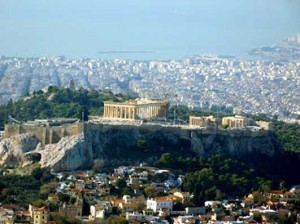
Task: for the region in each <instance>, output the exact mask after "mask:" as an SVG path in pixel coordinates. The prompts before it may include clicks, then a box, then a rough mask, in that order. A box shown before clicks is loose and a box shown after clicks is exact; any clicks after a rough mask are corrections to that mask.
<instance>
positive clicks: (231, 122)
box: [222, 117, 247, 128]
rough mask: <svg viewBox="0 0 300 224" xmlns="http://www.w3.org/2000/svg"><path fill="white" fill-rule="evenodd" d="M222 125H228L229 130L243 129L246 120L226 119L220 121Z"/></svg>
mask: <svg viewBox="0 0 300 224" xmlns="http://www.w3.org/2000/svg"><path fill="white" fill-rule="evenodd" d="M222 124H223V125H228V126H229V127H230V128H245V127H246V126H247V120H246V119H245V118H236V117H226V118H223V119H222Z"/></svg>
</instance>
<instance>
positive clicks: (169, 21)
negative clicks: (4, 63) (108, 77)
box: [0, 0, 300, 60]
mask: <svg viewBox="0 0 300 224" xmlns="http://www.w3.org/2000/svg"><path fill="white" fill-rule="evenodd" d="M0 4H1V7H0V43H1V44H0V55H4V56H19V57H43V56H67V57H71V58H82V57H89V58H105V59H107V58H124V59H152V60H153V59H158V60H159V59H178V58H182V57H185V56H192V55H201V54H217V55H232V56H239V57H245V56H246V55H247V52H248V51H250V50H251V49H252V48H255V47H260V46H262V45H272V44H273V43H278V42H280V41H281V40H282V39H285V38H287V37H289V36H291V35H294V34H297V33H299V32H300V23H299V21H300V14H299V11H300V3H299V1H298V0H264V1H261V0H243V1H237V0H228V1H223V0H212V1H199V0H185V1H181V0H164V1H157V0H155V1H153V0H143V1H140V0H126V1H123V0H112V1H96V0H89V1H84V0H76V1H70V0H65V1H61V0H52V1H38V0H28V1H18V0H10V1H4V0H1V1H0ZM112 52H113V53H112Z"/></svg>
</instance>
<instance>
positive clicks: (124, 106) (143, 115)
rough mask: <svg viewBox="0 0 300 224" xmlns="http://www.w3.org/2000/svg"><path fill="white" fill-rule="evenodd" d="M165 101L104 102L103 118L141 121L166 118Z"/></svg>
mask: <svg viewBox="0 0 300 224" xmlns="http://www.w3.org/2000/svg"><path fill="white" fill-rule="evenodd" d="M166 107H167V102H166V100H158V99H136V100H128V101H126V102H120V103H119V102H112V101H106V102H104V115H103V117H104V118H107V119H126V120H143V119H150V120H151V119H159V118H165V117H166Z"/></svg>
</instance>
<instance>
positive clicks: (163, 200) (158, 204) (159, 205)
mask: <svg viewBox="0 0 300 224" xmlns="http://www.w3.org/2000/svg"><path fill="white" fill-rule="evenodd" d="M147 208H148V209H152V210H153V211H154V212H158V211H159V210H160V209H169V210H170V211H172V208H173V201H172V198H171V197H168V196H165V197H156V198H149V199H147Z"/></svg>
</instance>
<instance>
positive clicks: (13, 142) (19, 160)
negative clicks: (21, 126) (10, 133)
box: [0, 134, 39, 167]
mask: <svg viewBox="0 0 300 224" xmlns="http://www.w3.org/2000/svg"><path fill="white" fill-rule="evenodd" d="M38 143H39V141H38V139H37V138H36V137H35V136H34V135H32V134H21V135H17V136H14V137H12V138H5V139H3V140H2V141H0V165H1V166H6V167H18V166H21V165H22V164H23V162H25V161H26V159H25V158H24V154H25V153H26V152H30V151H32V150H34V149H35V148H36V146H37V145H38Z"/></svg>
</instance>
